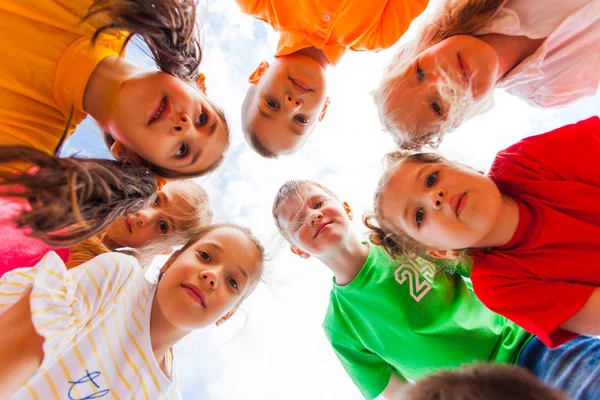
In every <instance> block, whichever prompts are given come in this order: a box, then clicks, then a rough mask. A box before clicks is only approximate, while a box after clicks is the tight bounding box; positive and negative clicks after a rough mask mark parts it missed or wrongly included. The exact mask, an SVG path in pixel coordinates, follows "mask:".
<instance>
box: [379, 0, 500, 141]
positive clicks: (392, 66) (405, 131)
mask: <svg viewBox="0 0 600 400" xmlns="http://www.w3.org/2000/svg"><path fill="white" fill-rule="evenodd" d="M505 1H506V0H448V1H446V2H445V3H444V4H442V5H441V6H440V8H439V9H438V10H437V11H436V12H435V13H434V15H433V16H432V17H431V18H430V20H429V21H428V22H425V23H424V24H423V27H422V28H421V30H420V31H419V33H418V34H417V38H416V39H415V40H413V41H411V42H409V43H407V44H405V45H404V46H402V47H401V48H400V49H399V50H398V51H397V53H396V54H395V55H394V56H393V57H392V59H391V61H390V63H389V64H388V67H387V68H386V70H385V72H384V75H383V77H382V80H381V82H380V84H379V87H378V88H377V89H376V90H375V91H373V101H374V102H375V105H376V107H377V110H378V114H379V119H380V121H381V124H382V125H383V128H384V130H386V131H387V132H389V133H390V134H391V135H392V137H393V138H394V140H395V141H396V143H397V144H398V146H399V147H401V148H404V149H413V150H414V149H418V148H420V147H421V146H424V145H427V146H431V147H437V146H438V145H439V143H440V142H441V140H442V139H443V136H444V134H445V133H447V132H450V131H452V130H453V129H455V128H456V127H458V126H459V125H460V124H462V123H463V122H464V121H466V120H467V119H469V118H471V117H473V116H474V115H477V114H480V113H482V112H485V111H487V110H489V109H490V108H491V107H492V105H493V99H492V91H490V92H489V93H488V94H487V95H484V96H483V97H482V98H480V99H478V100H474V99H473V93H472V87H471V86H470V85H469V86H468V87H467V88H464V87H463V86H462V85H459V84H456V83H455V82H454V81H453V79H452V77H450V76H449V75H448V74H447V73H446V72H445V71H444V70H443V69H442V68H440V70H439V72H440V75H441V79H440V80H439V81H438V83H437V90H438V92H439V94H440V97H441V98H442V101H443V102H444V104H447V105H449V109H448V110H446V116H445V119H444V121H442V122H440V123H438V124H437V125H435V126H434V127H433V128H430V129H426V130H424V129H422V128H420V127H418V126H416V124H414V123H413V122H412V121H411V118H410V115H409V114H406V115H400V114H399V113H398V112H397V111H396V110H393V109H392V106H391V101H392V99H393V98H395V97H396V96H399V95H401V93H398V91H399V87H400V86H401V84H402V76H403V75H404V74H405V72H406V71H407V70H408V68H409V66H410V65H411V64H412V62H413V60H414V59H415V58H416V57H417V56H418V55H419V54H420V53H421V52H423V51H424V50H425V49H428V48H429V47H431V46H433V45H435V44H437V43H439V42H441V41H443V40H445V39H447V38H449V37H452V36H456V35H473V34H474V32H476V31H477V30H478V29H480V28H481V27H483V26H485V25H486V24H487V23H489V21H490V20H491V19H492V18H493V16H494V15H495V14H496V12H497V11H498V10H499V9H500V7H501V6H502V4H504V2H505Z"/></svg>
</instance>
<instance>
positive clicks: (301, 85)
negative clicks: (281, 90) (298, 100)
mask: <svg viewBox="0 0 600 400" xmlns="http://www.w3.org/2000/svg"><path fill="white" fill-rule="evenodd" d="M289 79H290V81H291V82H292V86H293V87H294V90H295V91H296V92H298V93H300V94H305V93H309V92H314V90H313V89H311V87H310V86H308V84H307V83H306V82H304V81H301V80H299V79H294V78H289Z"/></svg>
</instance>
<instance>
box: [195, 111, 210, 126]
mask: <svg viewBox="0 0 600 400" xmlns="http://www.w3.org/2000/svg"><path fill="white" fill-rule="evenodd" d="M207 121H208V115H206V114H205V113H204V111H203V112H202V113H201V114H200V116H198V121H197V123H198V125H199V126H202V125H204V124H206V122H207Z"/></svg>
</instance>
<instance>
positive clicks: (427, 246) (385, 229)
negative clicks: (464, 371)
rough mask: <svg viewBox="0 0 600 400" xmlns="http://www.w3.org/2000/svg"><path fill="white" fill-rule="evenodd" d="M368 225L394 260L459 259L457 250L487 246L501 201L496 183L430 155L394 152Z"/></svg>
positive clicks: (372, 236)
mask: <svg viewBox="0 0 600 400" xmlns="http://www.w3.org/2000/svg"><path fill="white" fill-rule="evenodd" d="M387 159H388V169H387V171H386V172H385V173H384V175H383V177H382V178H381V180H380V183H379V187H378V189H377V191H376V194H375V201H374V203H375V204H374V208H375V215H373V216H370V217H367V218H366V219H365V223H366V224H367V226H368V227H369V228H370V229H371V234H370V239H371V241H372V242H373V243H375V244H378V245H381V246H384V247H385V248H386V249H387V250H388V252H389V253H390V254H392V256H395V257H402V256H409V257H411V256H415V255H416V256H423V255H425V254H426V255H429V256H432V257H438V258H439V257H443V258H457V257H458V255H459V252H458V251H457V250H462V249H468V248H479V247H486V243H487V241H488V240H489V238H490V235H491V234H492V233H493V232H494V228H495V227H496V226H497V225H498V223H499V216H500V212H501V211H502V207H503V199H502V196H501V194H500V191H499V189H498V187H497V186H496V185H495V183H494V182H493V181H492V180H491V179H489V178H488V177H486V176H485V175H483V174H482V173H480V172H478V171H475V170H473V169H471V168H469V167H466V166H463V165H460V164H455V163H451V162H449V161H447V160H446V159H444V158H443V157H441V156H439V155H437V154H432V153H410V152H407V151H402V150H400V151H396V152H394V153H390V154H389V155H388V156H387Z"/></svg>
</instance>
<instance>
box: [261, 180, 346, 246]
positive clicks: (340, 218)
mask: <svg viewBox="0 0 600 400" xmlns="http://www.w3.org/2000/svg"><path fill="white" fill-rule="evenodd" d="M272 213H273V218H274V219H275V224H276V225H277V228H278V229H279V232H280V233H281V235H282V236H283V237H284V238H285V239H286V240H287V241H288V242H289V243H290V247H291V250H292V252H293V253H294V254H297V255H298V256H300V257H302V258H308V257H310V256H311V255H314V256H319V255H321V254H326V253H328V252H330V251H331V250H334V249H336V248H337V247H338V246H339V245H340V244H341V243H342V242H343V241H344V240H345V239H346V238H347V237H348V236H349V235H351V234H352V230H351V228H350V220H351V219H352V210H351V209H350V206H349V205H348V203H345V202H341V201H340V200H339V199H338V197H337V196H336V195H335V194H334V193H333V192H332V191H331V190H329V189H328V188H326V187H325V186H323V185H321V184H320V183H318V182H313V181H288V182H286V183H284V184H283V186H281V188H279V191H278V192H277V195H276V196H275V200H274V202H273V210H272Z"/></svg>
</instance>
